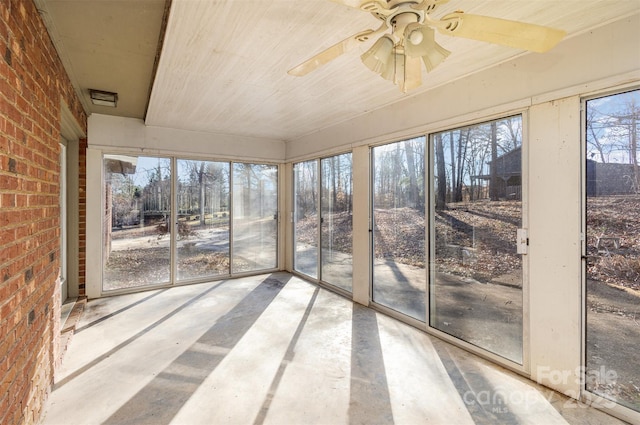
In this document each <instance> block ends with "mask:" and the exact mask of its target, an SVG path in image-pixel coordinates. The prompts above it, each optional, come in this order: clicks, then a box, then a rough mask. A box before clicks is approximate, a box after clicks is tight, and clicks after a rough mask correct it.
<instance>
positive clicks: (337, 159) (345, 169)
mask: <svg viewBox="0 0 640 425" xmlns="http://www.w3.org/2000/svg"><path fill="white" fill-rule="evenodd" d="M320 168H321V172H322V173H321V183H322V184H321V187H320V200H321V201H320V203H321V210H322V214H321V217H320V241H321V244H320V245H321V248H320V249H321V251H320V258H321V264H320V266H321V279H322V280H323V281H325V282H329V283H331V284H332V285H335V286H338V287H340V288H342V289H344V290H345V291H349V292H351V281H352V265H353V256H352V242H351V240H352V237H351V236H352V235H351V233H352V231H351V230H352V228H353V226H352V218H353V217H352V215H351V213H352V210H351V206H352V205H351V198H352V196H351V154H350V153H349V154H343V155H337V156H332V157H330V158H323V159H321V160H320Z"/></svg>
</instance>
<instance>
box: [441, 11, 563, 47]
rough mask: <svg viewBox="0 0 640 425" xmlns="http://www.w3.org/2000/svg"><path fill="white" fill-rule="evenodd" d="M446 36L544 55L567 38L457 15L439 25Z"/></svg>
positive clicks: (557, 32)
mask: <svg viewBox="0 0 640 425" xmlns="http://www.w3.org/2000/svg"><path fill="white" fill-rule="evenodd" d="M436 26H437V28H438V30H439V31H440V32H441V33H443V34H446V35H451V36H454V37H463V38H469V39H472V40H479V41H485V42H488V43H494V44H501V45H503V46H509V47H514V48H517V49H524V50H531V51H533V52H538V53H543V52H546V51H547V50H549V49H551V48H552V47H554V46H555V45H556V44H558V42H560V40H562V38H563V37H564V36H565V35H566V32H565V31H563V30H559V29H555V28H550V27H545V26H542V25H535V24H528V23H524V22H518V21H510V20H507V19H500V18H492V17H489V16H480V15H470V14H467V13H463V12H454V13H451V14H448V15H446V16H444V17H443V18H442V19H441V20H440V22H438V23H437V24H436Z"/></svg>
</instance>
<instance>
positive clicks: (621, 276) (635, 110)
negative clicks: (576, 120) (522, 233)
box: [584, 90, 640, 412]
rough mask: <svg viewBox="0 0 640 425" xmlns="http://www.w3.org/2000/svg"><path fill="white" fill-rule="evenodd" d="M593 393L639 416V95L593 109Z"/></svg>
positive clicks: (595, 103) (589, 169)
mask: <svg viewBox="0 0 640 425" xmlns="http://www.w3.org/2000/svg"><path fill="white" fill-rule="evenodd" d="M585 130H586V133H585V134H586V155H585V156H586V163H585V170H586V236H587V237H586V241H585V242H586V247H585V251H586V258H587V262H586V295H587V297H586V308H585V311H586V347H585V371H584V373H585V374H586V376H585V377H584V378H585V379H584V382H585V386H586V388H585V389H586V390H587V391H588V392H590V393H593V394H596V395H597V396H600V397H603V398H605V399H608V400H610V401H611V402H615V403H617V404H619V405H622V406H624V407H626V408H629V409H632V410H635V411H636V412H640V350H639V349H638V341H640V165H639V161H640V148H639V146H638V143H639V140H640V90H635V91H630V92H626V93H620V94H616V95H613V96H606V97H601V98H597V99H592V100H588V101H587V102H586V129H585Z"/></svg>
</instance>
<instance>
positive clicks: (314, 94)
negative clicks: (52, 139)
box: [36, 0, 640, 141]
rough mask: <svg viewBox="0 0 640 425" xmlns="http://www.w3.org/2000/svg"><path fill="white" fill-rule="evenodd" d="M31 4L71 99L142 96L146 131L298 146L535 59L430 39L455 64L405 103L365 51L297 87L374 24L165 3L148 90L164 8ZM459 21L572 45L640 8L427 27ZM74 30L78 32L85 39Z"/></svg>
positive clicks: (290, 1) (550, 2)
mask: <svg viewBox="0 0 640 425" xmlns="http://www.w3.org/2000/svg"><path fill="white" fill-rule="evenodd" d="M36 1H37V2H39V3H44V5H45V6H46V7H47V8H48V10H49V12H48V18H49V19H50V20H51V22H50V24H49V25H48V26H49V28H50V31H51V28H52V27H53V28H54V30H55V33H54V37H53V38H54V42H56V45H59V46H58V47H59V50H62V51H63V52H64V51H67V52H68V54H66V56H67V60H66V66H67V69H68V70H70V75H71V76H72V78H73V79H74V83H75V84H76V86H77V87H78V90H79V91H80V92H83V93H84V92H85V91H86V89H88V88H89V86H92V87H91V88H102V89H107V90H112V91H117V92H118V93H119V95H120V99H121V104H119V106H118V108H116V109H112V110H107V111H106V112H105V110H104V109H95V108H93V109H91V110H92V111H93V112H100V113H111V114H115V115H122V116H133V117H141V115H143V114H144V108H143V107H141V106H140V103H139V102H137V103H136V105H137V106H136V107H135V108H134V107H133V106H131V108H132V109H131V110H130V109H129V106H128V105H129V104H128V100H127V99H129V98H130V97H136V98H137V97H139V96H140V95H139V94H138V91H140V90H142V91H143V92H144V95H145V96H148V95H150V100H149V104H148V109H147V110H146V117H145V121H146V123H147V124H148V125H153V126H161V127H172V128H180V129H186V130H195V131H203V132H212V133H218V134H234V135H246V136H255V137H263V138H269V139H277V140H285V141H295V140H296V139H297V138H300V137H301V136H304V135H306V134H310V133H313V132H316V131H319V130H321V129H323V128H326V127H330V126H332V125H335V124H337V123H339V122H342V121H345V120H349V119H351V118H354V117H356V116H358V115H361V114H364V113H366V112H368V111H371V110H375V109H378V108H380V107H383V106H385V105H388V104H391V103H394V102H398V101H400V100H402V99H404V98H406V97H408V96H413V95H415V94H417V93H423V92H425V91H428V90H430V89H432V88H434V87H437V86H440V85H442V84H445V83H447V82H449V81H452V80H455V79H458V78H461V77H464V76H465V75H469V74H471V73H474V72H478V71H480V70H483V69H486V68H489V67H491V66H493V65H496V64H498V63H502V62H504V61H506V60H509V59H510V58H513V57H516V56H518V55H523V54H534V53H527V52H523V51H520V50H516V49H511V48H507V47H502V46H496V45H491V44H487V43H481V42H477V41H472V40H465V39H459V38H452V37H446V36H443V35H440V34H437V35H436V40H437V42H438V43H440V44H441V45H442V46H443V47H445V48H447V49H448V50H450V51H451V52H452V54H451V55H450V56H449V57H448V58H447V59H446V60H445V62H444V63H443V64H441V65H440V66H438V67H437V68H436V69H435V70H433V71H432V72H430V73H428V74H427V73H426V71H423V77H422V78H423V85H422V86H421V87H419V88H418V89H414V90H412V91H410V92H408V93H402V92H400V90H399V89H398V87H397V86H395V85H393V84H392V83H390V82H388V81H385V80H383V79H382V78H381V77H380V76H378V75H377V74H374V73H373V72H371V71H370V70H369V69H368V68H366V67H365V66H364V65H362V63H361V62H360V58H359V56H360V54H362V53H363V52H364V51H366V49H368V48H369V47H370V45H371V43H372V41H371V42H369V43H368V44H364V45H362V46H360V48H359V49H355V51H352V52H349V53H347V54H345V55H343V56H341V57H340V58H338V59H336V60H334V61H333V62H330V63H329V64H327V65H325V66H324V67H322V68H320V69H318V70H316V71H314V72H312V73H310V74H308V75H307V76H305V77H293V76H290V75H288V74H287V70H288V69H290V68H292V67H293V66H295V65H297V64H298V63H300V62H302V61H304V60H305V59H307V58H309V57H310V56H312V55H314V54H315V53H317V52H319V51H321V50H323V49H324V48H327V47H329V46H331V45H332V44H334V43H336V42H338V41H340V40H342V39H344V38H346V37H348V36H350V35H352V34H354V33H357V32H359V31H362V30H363V29H367V28H376V27H377V26H378V25H379V21H377V20H376V19H375V18H374V17H373V16H371V15H370V14H368V13H365V12H362V11H360V10H357V9H353V8H349V7H346V6H344V5H341V4H338V3H336V2H332V1H328V0H304V1H301V0H215V1H212V0H172V2H171V7H170V11H169V18H168V22H167V26H166V33H165V37H164V44H163V46H162V51H161V56H160V60H159V63H158V69H157V73H156V74H155V80H154V81H151V80H152V74H153V73H152V71H153V58H154V57H155V50H154V49H155V45H154V46H153V48H152V49H150V48H149V44H150V43H151V44H153V43H152V41H151V40H153V42H157V40H158V39H159V33H160V23H161V21H162V13H163V11H164V1H163V0H136V1H126V2H125V1H120V0H113V1H110V0H103V1H93V0H36ZM455 10H464V11H465V12H468V13H475V14H481V15H488V16H494V17H501V18H506V19H513V20H521V21H525V22H530V23H536V24H541V25H547V26H552V27H556V28H560V29H564V30H566V31H567V32H568V37H572V36H575V35H577V34H580V33H583V32H585V31H589V30H591V29H593V28H595V27H597V26H600V25H604V24H606V23H608V22H611V21H614V20H617V19H620V18H622V17H625V16H629V15H631V14H634V13H638V12H639V11H640V7H639V2H638V0H564V1H557V0H527V1H524V0H488V1H480V0H451V1H450V2H449V3H447V4H444V5H441V6H440V7H439V8H438V9H437V10H436V11H435V12H434V13H433V14H432V17H435V18H439V17H441V16H443V15H445V14H447V13H450V12H452V11H455ZM94 15H95V16H94ZM101 16H102V17H103V20H102V21H101V20H100V19H101V18H100V17H101ZM70 17H72V18H73V19H71V18H70ZM90 18H91V21H89V19H90ZM78 22H84V24H83V26H82V27H81V28H82V29H81V31H82V33H78V32H77V31H78V28H79V27H78ZM137 30H139V31H142V32H141V33H136V31H137ZM56 33H57V34H58V35H57V36H56V35H55V34H56ZM74 33H75V34H77V35H76V36H73V34H74ZM107 40H111V42H110V43H109V42H107ZM142 47H145V49H142ZM143 50H144V52H143ZM545 55H554V52H553V50H551V51H550V52H547V53H545ZM142 58H144V60H142ZM558 60H561V58H558ZM91 63H95V64H96V65H99V66H95V67H93V68H92V67H91V66H90V64H91ZM130 68H131V69H130ZM135 72H137V73H138V76H134V74H135ZM129 73H131V74H129ZM142 74H144V78H142V77H141V76H140V75H142ZM145 79H146V82H145V81H143V80H145ZM149 87H152V89H151V91H150V94H149V90H148V88H149ZM143 103H145V104H146V102H143ZM120 105H122V107H121V106H120ZM125 106H126V107H125ZM134 109H135V110H134Z"/></svg>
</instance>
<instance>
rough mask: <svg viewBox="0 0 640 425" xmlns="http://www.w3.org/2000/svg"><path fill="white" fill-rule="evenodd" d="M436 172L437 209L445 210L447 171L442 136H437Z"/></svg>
mask: <svg viewBox="0 0 640 425" xmlns="http://www.w3.org/2000/svg"><path fill="white" fill-rule="evenodd" d="M435 150H436V170H437V174H438V187H437V190H436V209H437V210H444V209H446V207H447V170H446V169H445V164H444V147H443V145H442V134H438V135H436V146H435Z"/></svg>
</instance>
